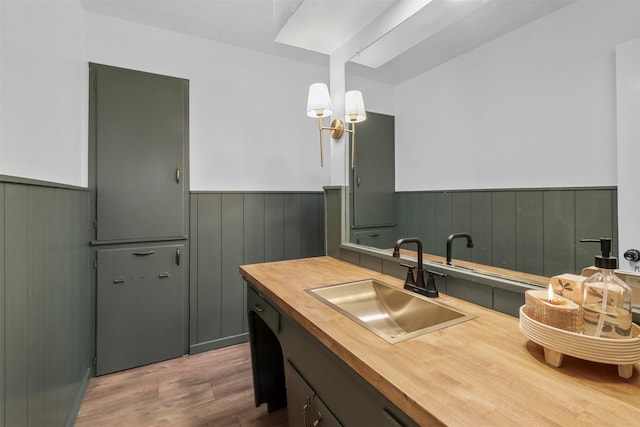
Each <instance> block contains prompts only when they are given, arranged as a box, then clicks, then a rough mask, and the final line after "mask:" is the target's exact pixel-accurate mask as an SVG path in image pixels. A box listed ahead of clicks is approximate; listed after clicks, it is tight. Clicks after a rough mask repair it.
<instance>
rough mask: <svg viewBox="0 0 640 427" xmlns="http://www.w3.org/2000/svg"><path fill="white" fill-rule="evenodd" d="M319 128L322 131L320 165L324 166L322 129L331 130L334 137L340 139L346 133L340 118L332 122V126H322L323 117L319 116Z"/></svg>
mask: <svg viewBox="0 0 640 427" xmlns="http://www.w3.org/2000/svg"><path fill="white" fill-rule="evenodd" d="M318 129H319V131H320V166H324V156H323V153H322V131H323V130H329V131H331V133H330V135H331V138H333V139H340V138H342V135H344V132H345V129H344V122H343V121H342V120H340V119H335V120H333V121H332V122H331V126H330V127H326V126H322V117H321V116H318Z"/></svg>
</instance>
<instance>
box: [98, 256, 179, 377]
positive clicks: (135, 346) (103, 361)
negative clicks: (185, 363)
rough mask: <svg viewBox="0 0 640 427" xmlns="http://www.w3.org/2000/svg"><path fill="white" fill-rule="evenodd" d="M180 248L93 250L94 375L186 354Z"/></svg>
mask: <svg viewBox="0 0 640 427" xmlns="http://www.w3.org/2000/svg"><path fill="white" fill-rule="evenodd" d="M183 254H184V245H181V244H178V245H163V246H144V247H135V248H133V247H127V248H117V249H102V250H98V251H97V258H96V259H97V263H98V286H97V298H98V302H99V303H98V305H97V313H96V325H97V336H98V340H97V344H96V374H97V375H102V374H108V373H110V372H115V371H121V370H123V369H128V368H133V367H136V366H141V365H146V364H149V363H154V362H159V361H161V360H167V359H172V358H175V357H180V356H182V354H184V351H183V350H184V342H185V333H186V330H185V328H184V317H185V301H184V300H185V295H184V287H183V282H184V278H183V275H184V263H183V262H182V259H181V257H182V255H183Z"/></svg>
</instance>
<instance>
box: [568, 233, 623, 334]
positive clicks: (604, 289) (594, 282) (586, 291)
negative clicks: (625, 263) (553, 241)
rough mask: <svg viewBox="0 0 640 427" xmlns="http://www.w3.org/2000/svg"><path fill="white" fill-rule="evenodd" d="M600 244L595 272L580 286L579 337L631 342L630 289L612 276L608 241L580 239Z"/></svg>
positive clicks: (613, 266) (614, 262) (614, 265)
mask: <svg viewBox="0 0 640 427" xmlns="http://www.w3.org/2000/svg"><path fill="white" fill-rule="evenodd" d="M580 241H581V242H596V243H600V250H601V252H602V254H601V255H598V256H596V264H595V265H596V267H597V269H598V271H596V273H595V274H593V275H592V276H591V277H589V278H588V279H586V280H585V281H584V282H583V283H582V291H583V299H582V320H583V321H582V333H583V334H584V335H590V336H594V337H600V338H619V339H620V338H631V320H632V314H631V288H630V287H629V286H628V285H627V284H626V283H625V282H624V281H622V280H621V279H620V278H619V277H618V276H616V275H615V274H614V272H613V270H615V269H616V268H618V260H617V259H616V258H615V257H612V256H610V254H611V239H610V238H601V239H584V240H580Z"/></svg>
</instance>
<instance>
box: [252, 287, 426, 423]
mask: <svg viewBox="0 0 640 427" xmlns="http://www.w3.org/2000/svg"><path fill="white" fill-rule="evenodd" d="M247 301H248V302H247V310H248V314H249V319H250V321H249V323H250V343H251V356H252V364H253V374H254V378H253V380H254V391H255V393H256V405H259V404H260V403H267V404H268V409H269V411H272V410H276V409H279V408H281V407H283V406H285V401H283V400H282V398H283V396H284V395H285V394H286V406H288V411H289V422H290V425H292V426H293V425H296V426H297V425H316V424H314V423H315V422H316V421H318V424H317V425H320V426H352V425H367V426H369V425H371V426H374V425H375V426H392V427H398V426H417V424H416V423H415V422H414V421H413V420H412V419H411V418H409V417H408V416H407V415H406V414H404V413H403V412H402V411H401V410H400V409H398V408H397V407H396V406H395V405H394V404H393V403H391V402H390V401H389V400H388V399H386V398H385V397H384V396H383V395H382V394H381V393H380V392H379V391H378V390H376V389H375V388H374V387H373V386H372V385H371V384H369V383H368V382H367V381H365V380H364V379H363V378H362V377H361V376H360V375H358V374H357V373H356V372H355V371H354V370H353V369H352V368H351V367H349V366H348V365H347V364H346V363H345V362H344V361H343V360H341V359H340V358H338V357H337V356H336V355H335V354H334V353H333V352H331V351H330V350H329V349H328V348H326V347H325V346H324V345H323V344H322V343H320V342H319V341H318V340H317V339H315V338H314V337H313V336H312V335H311V334H310V333H309V332H307V331H306V330H305V329H304V328H303V327H302V326H300V325H299V324H298V323H296V322H295V321H294V320H292V319H291V318H290V317H288V316H287V315H286V314H284V313H282V312H280V311H279V310H277V309H276V308H274V307H275V304H273V303H271V302H270V301H269V299H268V298H266V297H265V296H263V295H260V294H259V292H258V291H256V290H255V289H254V288H253V287H252V286H250V285H248V290H247ZM279 356H280V357H279ZM285 390H286V391H285ZM305 420H306V424H305Z"/></svg>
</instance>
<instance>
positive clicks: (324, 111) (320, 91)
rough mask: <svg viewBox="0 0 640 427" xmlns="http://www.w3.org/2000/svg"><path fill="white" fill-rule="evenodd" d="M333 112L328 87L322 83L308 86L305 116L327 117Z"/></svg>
mask: <svg viewBox="0 0 640 427" xmlns="http://www.w3.org/2000/svg"><path fill="white" fill-rule="evenodd" d="M332 114H333V107H332V106H331V98H330V97H329V89H328V88H327V85H326V84H324V83H314V84H312V85H311V86H309V98H308V99H307V116H309V117H314V118H315V117H329V116H330V115H332Z"/></svg>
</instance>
